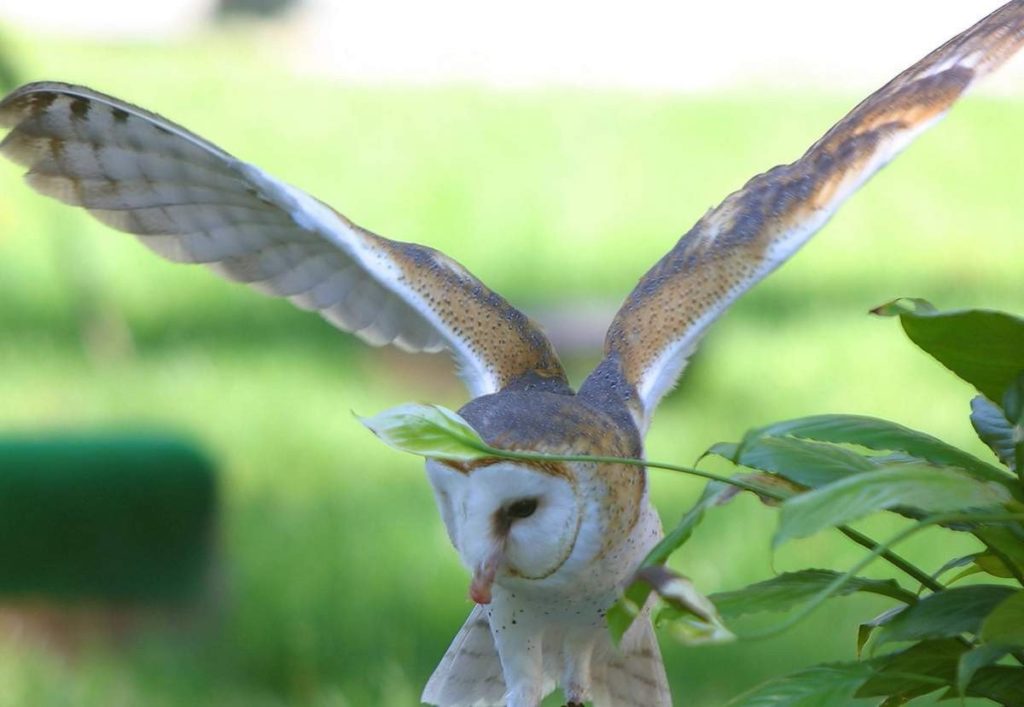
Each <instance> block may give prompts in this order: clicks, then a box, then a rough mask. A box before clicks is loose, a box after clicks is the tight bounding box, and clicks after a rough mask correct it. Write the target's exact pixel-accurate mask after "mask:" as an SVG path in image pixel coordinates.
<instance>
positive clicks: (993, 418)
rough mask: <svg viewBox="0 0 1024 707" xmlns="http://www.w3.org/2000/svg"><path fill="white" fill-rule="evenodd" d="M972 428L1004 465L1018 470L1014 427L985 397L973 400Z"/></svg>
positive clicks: (980, 396) (998, 408)
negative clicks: (1015, 457)
mask: <svg viewBox="0 0 1024 707" xmlns="http://www.w3.org/2000/svg"><path fill="white" fill-rule="evenodd" d="M971 426H972V427H974V431H975V432H977V433H978V437H980V438H981V441H982V442H984V443H985V444H986V445H987V446H988V448H989V449H991V450H992V451H993V452H995V455H996V456H997V457H998V458H999V461H1001V462H1002V463H1003V464H1006V465H1007V466H1008V467H1010V468H1011V469H1015V468H1016V460H1015V459H1014V450H1015V445H1014V441H1013V426H1012V425H1011V424H1010V421H1009V420H1007V419H1006V415H1005V414H1003V410H1002V408H1000V407H999V406H998V405H996V404H995V403H993V402H992V401H990V400H989V399H988V398H986V397H985V396H984V395H978V396H975V398H974V399H973V400H971Z"/></svg>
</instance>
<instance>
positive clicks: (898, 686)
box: [855, 639, 967, 698]
mask: <svg viewBox="0 0 1024 707" xmlns="http://www.w3.org/2000/svg"><path fill="white" fill-rule="evenodd" d="M966 650H967V648H966V646H964V645H962V644H961V643H960V642H959V641H955V640H953V639H942V640H938V641H922V642H920V643H915V644H914V645H912V646H910V647H909V648H907V649H906V650H903V651H898V652H896V653H890V654H888V655H885V656H882V657H880V658H875V659H873V660H871V661H870V664H871V665H872V666H874V667H875V673H874V674H873V675H872V676H871V677H870V678H869V679H868V680H867V681H865V682H864V684H863V685H861V687H860V688H859V689H858V690H857V692H856V693H855V694H856V696H857V697H906V698H909V697H916V696H919V695H926V694H928V693H929V692H932V691H934V690H936V689H938V688H940V687H942V686H943V685H953V684H954V681H955V680H956V670H957V666H958V665H959V662H960V655H961V654H963V653H964V652H965V651H966Z"/></svg>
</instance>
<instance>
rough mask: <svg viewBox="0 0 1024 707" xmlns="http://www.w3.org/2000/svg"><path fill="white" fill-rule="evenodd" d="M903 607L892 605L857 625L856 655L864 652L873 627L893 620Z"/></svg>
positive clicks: (858, 655) (873, 629)
mask: <svg viewBox="0 0 1024 707" xmlns="http://www.w3.org/2000/svg"><path fill="white" fill-rule="evenodd" d="M903 609H904V607H902V606H894V607H892V608H891V609H887V610H886V611H883V612H882V613H881V614H879V615H878V616H876V617H875V618H873V619H871V620H870V621H867V622H865V623H862V624H861V625H860V626H858V627H857V657H858V658H860V656H861V653H863V652H864V646H865V645H867V642H868V641H869V640H871V635H872V634H873V633H874V631H875V629H876V628H878V627H879V626H884V625H885V624H887V623H889V622H890V621H892V620H893V618H894V617H896V616H899V614H900V612H901V611H903Z"/></svg>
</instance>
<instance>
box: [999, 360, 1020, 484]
mask: <svg viewBox="0 0 1024 707" xmlns="http://www.w3.org/2000/svg"><path fill="white" fill-rule="evenodd" d="M1003 411H1004V412H1006V419H1007V420H1009V421H1010V423H1012V425H1013V428H1012V430H1011V437H1010V443H1011V444H1012V445H1013V464H1014V467H1015V468H1016V469H1017V473H1018V474H1019V475H1020V478H1021V480H1022V481H1024V371H1021V373H1020V375H1018V376H1017V378H1016V380H1014V381H1013V382H1012V383H1010V387H1009V388H1007V389H1006V392H1005V393H1004V394H1003Z"/></svg>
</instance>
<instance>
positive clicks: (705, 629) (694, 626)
mask: <svg viewBox="0 0 1024 707" xmlns="http://www.w3.org/2000/svg"><path fill="white" fill-rule="evenodd" d="M639 576H640V579H642V580H643V581H645V582H647V584H648V585H650V587H651V588H652V589H653V590H654V591H655V592H656V593H657V595H658V598H659V599H660V600H661V601H662V602H663V603H664V604H665V605H666V606H664V607H663V608H662V609H660V610H659V611H658V612H657V614H656V617H655V625H656V626H657V627H658V628H667V629H668V630H669V635H671V636H672V637H673V638H675V639H676V640H677V641H679V642H680V643H682V644H684V645H688V646H697V645H708V644H716V643H728V642H730V641H734V640H736V637H735V636H734V635H733V634H732V632H730V631H729V629H727V628H726V627H725V624H723V623H722V618H721V617H720V616H719V615H718V611H717V610H716V608H715V605H714V604H713V603H711V600H709V599H708V598H707V597H706V596H704V595H703V594H701V593H700V592H698V591H697V588H696V587H695V586H694V585H693V582H691V581H690V580H689V579H687V578H686V577H683V576H682V575H680V574H677V573H676V572H673V571H672V570H670V569H667V568H666V567H664V566H663V565H652V566H651V567H646V568H644V569H643V570H641V571H640V573H639Z"/></svg>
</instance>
